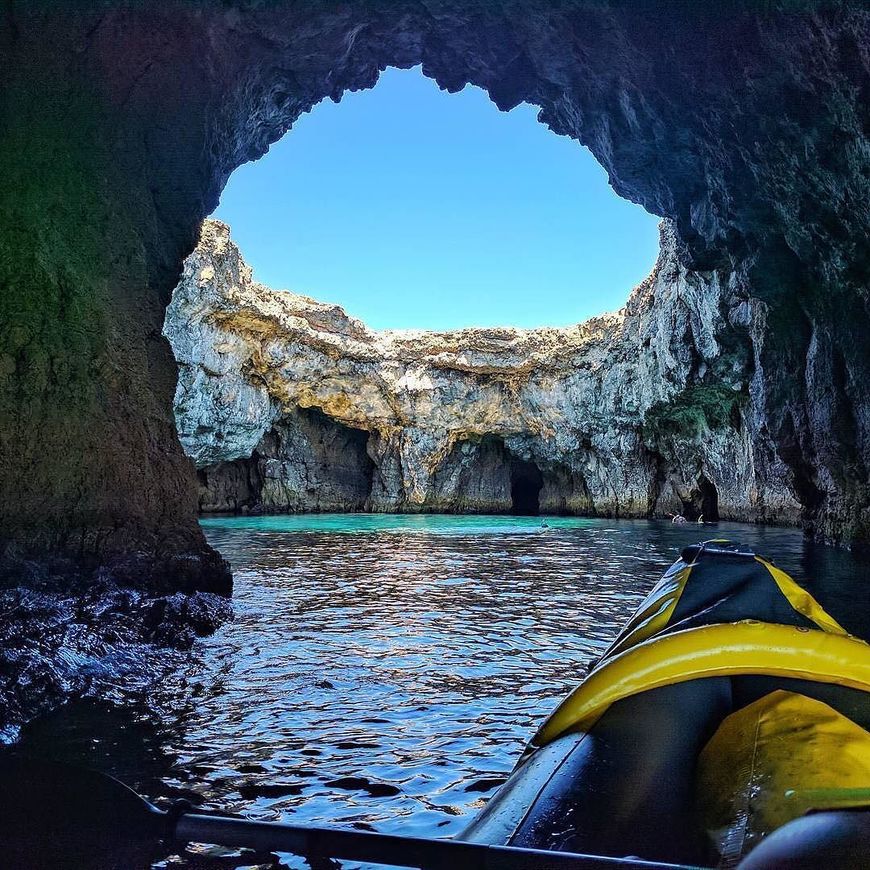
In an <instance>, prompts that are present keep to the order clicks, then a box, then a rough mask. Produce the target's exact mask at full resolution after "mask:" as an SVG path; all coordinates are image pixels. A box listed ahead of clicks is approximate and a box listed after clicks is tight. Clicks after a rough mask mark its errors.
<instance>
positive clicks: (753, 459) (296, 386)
mask: <svg viewBox="0 0 870 870" xmlns="http://www.w3.org/2000/svg"><path fill="white" fill-rule="evenodd" d="M661 240H662V248H661V254H660V257H659V260H658V262H657V264H656V266H655V269H654V270H653V273H652V274H651V275H650V277H649V278H648V279H647V280H646V281H644V282H643V283H642V284H641V285H640V286H639V287H637V288H636V289H635V290H634V291H633V293H632V294H631V297H630V298H629V301H628V303H627V305H626V307H625V308H624V309H623V310H621V311H619V312H617V313H616V314H612V315H606V316H604V317H600V318H595V319H593V320H590V321H588V322H586V323H583V324H580V325H579V326H575V327H570V328H567V329H532V330H519V329H466V330H461V331H456V332H427V331H422V330H408V331H405V330H401V331H399V330H396V331H381V332H377V331H373V330H370V329H368V328H367V327H366V326H365V325H364V324H363V323H361V322H360V321H358V320H355V319H353V318H350V317H348V316H347V314H345V312H344V311H343V310H342V309H341V308H339V307H337V306H334V305H327V304H323V303H320V302H315V301H314V300H311V299H308V298H306V297H303V296H298V295H296V294H293V293H289V292H286V291H275V290H271V289H269V288H268V287H264V286H263V285H261V284H257V283H256V282H254V281H253V279H252V274H251V269H250V268H249V267H248V266H247V265H246V264H245V263H244V261H243V259H242V257H241V254H240V252H239V250H238V248H237V247H236V246H235V244H233V242H232V241H231V239H230V232H229V228H228V227H227V226H226V225H225V224H222V223H220V222H217V221H206V223H205V224H204V226H203V230H202V235H201V238H200V242H199V245H198V247H197V249H196V250H195V251H194V253H193V254H192V255H191V256H190V257H189V258H188V259H187V261H186V262H185V265H184V271H183V275H182V279H181V282H180V283H179V285H178V287H177V289H176V291H175V294H174V297H173V300H172V303H171V305H170V307H169V309H168V313H167V320H166V325H165V332H166V335H167V337H168V338H169V340H170V342H171V344H172V346H173V350H174V352H175V355H176V358H177V360H178V363H179V371H180V375H179V382H178V388H177V392H176V399H175V410H176V419H177V423H178V431H179V435H180V437H181V442H182V445H183V446H184V448H185V450H186V452H187V453H188V455H189V456H191V457H192V458H193V459H194V461H195V462H196V464H197V466H198V468H199V469H200V470H199V477H200V484H201V489H200V506H201V509H203V510H206V511H210V510H223V511H226V510H243V509H244V510H252V509H253V510H266V511H297V510H299V511H302V510H363V509H365V510H372V511H444V512H451V511H462V512H508V511H516V512H520V513H538V512H544V513H576V514H603V515H607V516H648V515H652V514H665V513H667V512H674V513H683V514H686V515H687V516H688V517H690V518H696V517H697V516H698V515H699V514H701V513H704V514H706V516H707V518H708V519H714V518H716V517H717V516H722V517H729V518H738V519H747V520H756V521H776V522H798V521H799V518H800V504H799V502H798V500H797V498H796V496H795V494H794V493H793V492H792V490H791V488H790V485H789V480H790V478H789V474H788V470H787V468H786V466H785V465H784V463H783V462H782V461H781V460H780V459H779V458H778V457H777V455H776V451H775V446H774V445H773V444H771V443H770V440H769V438H767V437H766V435H765V432H764V429H765V401H766V397H765V395H764V388H763V383H762V381H761V379H760V378H759V377H758V376H757V358H758V356H759V355H760V353H761V350H762V347H761V346H760V342H761V340H762V339H761V338H760V336H761V335H762V334H763V328H764V319H765V317H766V307H765V306H764V304H763V303H760V302H759V301H758V300H755V299H753V298H752V297H751V296H750V295H749V293H748V292H747V290H746V288H745V287H743V286H742V285H741V283H740V281H739V280H738V279H737V278H736V277H735V275H734V274H733V273H731V272H729V271H728V270H717V271H711V272H705V273H701V272H692V271H689V270H688V269H686V268H685V267H683V266H681V265H680V263H679V260H678V258H677V254H676V235H675V233H674V230H673V227H672V226H671V225H670V224H668V223H663V225H662V232H661Z"/></svg>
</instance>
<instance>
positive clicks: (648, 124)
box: [0, 0, 870, 590]
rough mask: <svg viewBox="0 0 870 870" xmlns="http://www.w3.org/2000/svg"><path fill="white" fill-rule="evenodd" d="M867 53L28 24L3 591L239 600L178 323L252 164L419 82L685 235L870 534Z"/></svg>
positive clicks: (145, 17)
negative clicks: (178, 302)
mask: <svg viewBox="0 0 870 870" xmlns="http://www.w3.org/2000/svg"><path fill="white" fill-rule="evenodd" d="M868 46H870V20H868V11H867V9H866V6H865V4H864V3H863V2H858V0H852V2H850V0H839V2H837V0H830V2H822V0H818V2H812V0H769V2H764V3H757V2H750V0H724V2H720V3H716V4H701V3H698V4H693V3H684V2H677V0H660V2H654V3H653V2H646V0H620V2H616V0H613V2H606V0H596V2H592V0H559V2H556V3H553V2H550V0H547V2H544V0H500V2H489V0H487V2H483V0H479V2H465V0H463V2H458V0H396V2H391V3H382V4H381V3H368V2H361V0H360V2H356V0H351V2H347V3H344V4H342V5H340V6H332V5H330V4H323V3H320V2H314V0H309V2H292V3H291V2H289V0H287V2H274V3H268V4H250V3H243V2H221V3H218V2H215V0H198V2H197V0H185V2H182V0H168V2H165V3H161V4H159V5H155V4H142V3H139V2H133V0H108V2H99V3H97V2H93V3H89V2H71V0H61V2H48V0H33V2H30V3H27V4H21V3H14V2H13V3H7V4H6V5H5V6H4V9H3V13H2V17H0V52H2V60H3V63H2V64H0V77H2V93H3V97H2V102H0V160H2V165H3V167H4V184H3V185H2V189H0V229H2V232H0V239H2V242H0V245H2V248H0V253H2V256H0V286H2V301H0V305H2V310H0V347H2V356H0V421H2V423H0V429H2V432H0V496H2V497H0V505H2V507H0V528H2V544H3V576H4V578H5V580H6V582H13V581H14V580H16V579H26V578H27V577H28V576H30V575H31V574H33V572H34V571H36V572H37V573H39V572H40V571H44V570H54V569H48V568H46V566H47V565H49V564H51V565H54V566H55V567H56V566H57V565H59V564H60V563H61V562H64V563H67V562H69V563H71V564H74V565H78V566H81V567H82V568H83V569H86V570H90V569H91V568H94V567H96V566H100V565H102V566H103V567H110V568H112V570H115V571H116V573H118V575H119V576H121V575H123V574H124V572H125V570H126V569H125V568H124V566H125V565H128V564H130V559H131V558H132V556H131V554H133V553H136V554H138V555H136V557H135V562H136V567H135V571H134V573H135V575H136V576H137V577H139V578H143V579H142V582H144V583H151V584H155V585H159V584H161V583H165V584H168V585H169V586H179V587H189V588H194V587H199V588H216V589H224V590H225V589H227V588H228V575H227V569H226V566H225V565H224V564H223V563H222V561H221V560H220V559H219V558H218V557H217V556H216V555H215V554H214V553H213V552H211V551H210V550H209V549H208V547H207V546H206V545H205V542H204V540H203V538H202V535H201V533H200V531H199V529H198V527H197V524H196V518H195V514H196V504H197V496H196V480H195V476H194V473H193V469H192V467H191V465H190V463H189V462H188V460H187V459H185V457H184V456H183V453H182V451H181V447H180V444H179V442H178V439H177V437H176V436H175V434H174V433H173V424H172V408H171V403H172V394H173V383H174V366H173V363H172V360H171V356H170V353H169V348H168V346H167V344H166V342H165V341H164V340H163V338H162V337H161V334H160V328H161V322H162V315H163V309H164V307H165V305H166V304H167V303H168V301H169V296H170V293H171V290H172V288H173V286H174V285H175V283H176V281H177V278H178V274H179V269H180V266H181V262H182V260H183V257H184V256H185V255H186V254H187V253H189V252H190V251H191V250H192V249H193V247H194V245H195V242H196V235H197V230H198V227H199V224H200V221H201V220H202V218H203V217H204V216H205V215H206V214H208V213H209V212H210V211H211V210H212V209H213V208H214V207H215V205H216V203H217V198H218V195H219V193H220V190H221V189H222V186H223V184H224V183H225V181H226V179H227V177H228V176H229V174H230V173H231V172H232V171H233V169H234V168H235V167H237V166H238V165H240V164H241V163H243V162H245V161H248V160H251V159H254V158H256V157H258V156H259V155H261V154H262V153H263V152H264V151H265V150H266V148H267V147H268V145H269V144H270V143H271V142H274V141H276V140H277V139H278V138H279V137H280V136H281V135H283V133H285V132H286V130H287V129H288V128H289V127H290V126H291V125H292V123H293V121H294V120H295V119H296V118H297V117H298V116H299V114H300V113H302V112H304V111H306V110H308V109H309V108H310V107H311V106H312V105H313V104H315V103H316V102H317V101H319V100H320V99H322V98H324V97H331V98H333V99H339V98H340V97H341V94H342V93H343V92H344V91H345V90H347V89H355V88H364V87H370V86H372V85H373V84H374V83H375V81H376V79H377V75H378V72H379V70H380V69H383V68H384V67H385V66H386V65H390V64H391V65H397V66H405V67H407V66H411V65H414V64H417V63H421V62H422V64H423V68H424V71H425V72H426V73H427V74H428V75H430V76H432V77H433V78H435V79H436V80H437V81H438V83H439V84H440V85H441V86H442V87H444V88H447V89H448V90H456V89H459V88H461V87H462V86H463V85H464V84H466V83H468V82H471V83H474V84H477V85H480V86H482V87H484V88H486V89H487V90H488V91H489V93H490V95H491V97H492V99H493V100H494V101H495V102H496V104H497V105H499V107H501V108H505V109H507V108H510V107H511V106H513V105H516V104H517V103H518V102H520V101H523V100H525V101H529V102H532V103H535V104H537V105H539V106H540V107H541V110H542V111H541V119H542V121H543V122H544V123H546V124H548V125H549V126H550V127H551V128H552V129H553V130H554V131H555V132H557V133H561V134H565V135H568V136H571V137H574V138H576V139H578V140H579V141H580V142H582V143H583V144H585V145H587V146H588V147H589V148H590V149H591V150H592V151H593V153H594V154H595V156H596V157H597V158H598V160H599V161H600V162H601V163H602V165H603V166H604V168H605V169H606V170H607V171H608V173H609V176H610V180H611V183H612V184H613V186H614V188H615V189H616V190H617V192H618V193H620V194H621V195H623V196H626V197H628V198H630V199H632V200H635V201H637V202H640V203H642V204H643V205H644V206H645V207H646V208H647V209H649V210H650V211H652V212H654V213H656V214H659V215H664V216H668V217H670V218H672V219H673V220H674V222H675V226H676V228H677V234H678V238H679V241H680V250H681V257H682V258H683V262H684V264H685V265H687V266H689V267H691V268H693V269H696V270H707V271H709V270H712V269H728V270H730V271H732V272H734V273H738V274H739V275H740V276H741V279H742V280H744V281H745V282H746V283H747V285H748V286H751V287H752V288H753V293H754V294H756V296H757V298H758V299H760V300H761V302H762V303H763V304H764V306H766V313H765V316H764V318H762V319H759V320H758V321H756V324H755V328H757V329H758V330H759V335H758V336H757V339H758V340H757V341H756V342H755V343H754V350H755V353H756V363H757V366H756V376H757V379H758V380H757V384H756V386H757V391H756V396H758V397H763V407H759V408H756V409H754V410H753V413H756V414H762V413H763V419H758V420H756V423H757V426H756V431H758V432H763V434H764V438H765V439H769V441H770V443H771V444H772V445H774V448H775V453H776V455H777V456H778V457H779V458H781V459H782V461H784V462H785V464H786V466H787V469H788V474H789V476H790V478H791V479H792V481H793V484H794V486H795V487H796V489H797V491H798V492H799V493H800V498H801V504H802V510H803V514H804V521H805V522H806V524H807V528H808V529H809V530H811V531H813V532H815V533H816V534H819V535H821V536H824V537H826V538H828V539H831V540H837V541H844V542H850V541H855V542H859V541H866V540H868V539H870V508H868V498H867V496H868V493H867V481H868V475H867V467H868V463H870V405H868V401H867V398H866V397H867V395H868V385H870V349H868V343H867V342H866V340H865V338H866V336H865V332H866V324H867V323H868V319H870V318H868V310H867V306H868V294H867V292H866V288H867V285H868V271H870V257H868V253H867V247H866V244H865V241H866V238H867V229H868V225H870V175H868V173H867V151H868V134H870V118H868V112H870V108H868V107H870V99H868V97H870V58H868V51H870V49H868ZM762 321H763V322H762ZM47 555H50V556H51V558H50V559H47V558H46V557H47Z"/></svg>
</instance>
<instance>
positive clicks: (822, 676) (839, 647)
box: [531, 620, 870, 747]
mask: <svg viewBox="0 0 870 870" xmlns="http://www.w3.org/2000/svg"><path fill="white" fill-rule="evenodd" d="M738 674H765V675H769V676H777V677H784V678H793V679H801V680H812V681H814V682H818V683H835V684H837V685H841V686H846V687H849V688H852V689H860V690H862V691H865V692H870V645H868V644H866V643H864V641H862V640H859V639H858V638H855V637H851V636H850V635H845V634H829V633H828V632H825V631H817V630H814V629H808V628H797V627H794V626H787V625H776V624H773V623H766V622H757V621H755V620H745V621H742V622H734V623H724V624H718V625H705V626H701V627H699V628H690V629H686V630H684V631H675V632H672V633H670V634H664V635H659V636H658V637H655V638H653V639H651V640H647V641H645V642H643V643H640V644H638V645H637V646H634V647H631V648H630V649H628V650H625V651H624V652H621V653H619V654H618V655H615V656H613V657H612V658H609V659H607V661H605V662H604V663H603V664H601V665H599V666H598V667H597V668H596V669H595V670H594V671H592V673H590V674H589V676H588V677H587V678H586V679H585V680H584V681H583V682H582V683H581V684H580V686H578V687H577V689H575V690H574V691H573V692H572V693H571V694H570V695H569V696H568V697H567V698H566V699H565V700H564V701H563V702H562V704H561V705H560V706H559V707H558V708H557V709H556V711H555V712H554V713H553V714H552V715H551V716H550V717H549V718H548V719H547V720H546V722H544V724H543V725H542V726H541V728H540V729H539V730H538V733H537V734H536V735H535V736H534V737H533V738H532V744H531V745H532V747H537V746H545V745H546V744H547V743H551V742H552V741H553V740H555V739H556V738H557V737H560V736H561V735H563V734H566V733H568V732H572V731H587V730H589V729H590V728H591V727H592V726H593V725H594V724H595V722H596V721H597V720H598V719H599V717H600V716H602V715H603V714H604V712H605V711H606V710H607V708H608V707H610V705H611V704H614V703H616V702H617V701H620V700H622V699H623V698H628V697H630V696H631V695H636V694H639V693H640V692H646V691H648V690H650V689H658V688H661V687H662V686H670V685H673V684H674V683H683V682H687V681H689V680H696V679H700V678H703V677H726V676H736V675H738Z"/></svg>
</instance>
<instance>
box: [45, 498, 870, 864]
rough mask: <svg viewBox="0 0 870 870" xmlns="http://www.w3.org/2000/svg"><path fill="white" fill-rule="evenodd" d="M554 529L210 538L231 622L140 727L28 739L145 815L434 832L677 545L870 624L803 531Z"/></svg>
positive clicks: (415, 519) (464, 811)
mask: <svg viewBox="0 0 870 870" xmlns="http://www.w3.org/2000/svg"><path fill="white" fill-rule="evenodd" d="M547 522H548V523H549V526H550V527H549V528H545V529H542V528H541V525H540V523H541V521H540V520H538V519H533V518H529V519H525V518H516V517H449V516H383V515H377V516H369V515H351V516H346V515H343V516H338V515H335V516H331V515H325V516H291V517H257V518H233V519H210V520H207V521H204V522H203V526H204V528H205V531H206V535H207V537H208V539H209V541H210V542H211V543H212V544H213V545H214V546H215V547H216V548H218V549H219V550H220V551H221V553H223V554H224V555H225V556H226V557H227V558H228V559H229V561H230V562H231V564H232V566H233V569H234V572H235V584H236V585H235V588H236V595H235V607H236V619H235V621H234V622H233V623H231V624H229V625H227V626H225V627H224V628H223V629H221V630H220V631H219V632H218V633H217V634H215V635H214V636H213V637H210V638H206V639H204V640H203V641H202V642H200V643H199V644H198V646H197V647H196V649H195V650H194V652H193V654H192V658H191V659H186V658H182V659H180V660H179V662H178V664H177V665H175V666H174V667H173V668H172V669H170V675H169V677H168V678H167V679H166V680H164V681H162V682H161V684H160V686H159V687H158V688H157V689H156V691H154V692H153V693H151V694H150V696H149V697H148V698H147V699H143V701H142V706H141V709H139V708H135V709H132V710H128V711H122V713H118V712H114V713H110V712H109V711H106V710H104V709H101V708H97V707H94V706H93V705H90V706H88V705H81V706H79V707H77V708H73V709H72V710H71V711H66V712H65V713H64V714H63V715H62V716H60V717H59V718H57V719H55V720H54V721H53V722H49V723H48V724H46V725H44V726H42V727H43V729H44V733H43V734H42V737H41V739H43V740H49V739H50V740H51V741H53V743H54V744H55V745H57V744H58V743H60V744H64V743H67V744H69V746H70V747H72V748H73V749H75V750H76V751H77V752H78V753H79V754H80V755H83V756H85V757H86V758H88V759H90V760H91V761H93V758H94V756H95V755H96V756H99V760H98V764H99V766H102V767H104V768H108V769H110V770H113V771H114V772H116V773H118V774H119V775H121V776H122V777H123V778H126V779H127V780H128V781H130V782H132V783H133V784H134V785H136V786H137V787H138V788H141V789H142V790H144V791H146V792H148V793H149V794H150V795H152V796H153V797H159V796H161V795H163V796H166V795H178V794H182V795H187V796H189V797H191V798H192V799H194V800H195V801H197V802H202V804H203V805H204V806H207V807H211V808H215V809H218V808H220V809H224V810H230V811H233V812H240V813H245V814H247V815H249V816H251V817H255V818H260V819H269V820H281V819H285V820H293V821H295V822H297V823H300V822H312V823H313V822H316V823H320V824H342V825H348V824H351V825H356V826H358V827H363V828H366V827H369V826H371V827H373V828H375V829H377V830H380V831H387V832H392V831H400V832H402V833H404V834H411V835H425V836H428V835H435V836H444V835H450V834H454V833H456V832H457V831H459V830H460V829H461V828H462V827H463V826H464V824H466V822H467V820H468V818H469V817H470V816H471V815H472V814H473V813H475V812H476V811H477V810H478V809H479V808H480V807H481V806H482V805H483V803H484V802H485V800H486V797H487V796H488V795H489V794H491V792H492V790H493V789H494V788H495V786H496V785H497V784H499V783H500V782H501V781H502V780H503V778H504V777H505V776H506V775H507V773H508V772H509V770H510V769H511V767H512V766H513V764H514V762H515V760H516V758H517V756H518V754H519V752H520V750H521V748H522V746H523V744H524V743H525V741H526V740H527V739H528V737H529V736H530V734H531V732H532V731H533V730H534V728H535V726H536V724H537V723H538V722H539V721H540V719H541V718H542V717H543V716H544V715H545V714H546V713H547V712H548V711H549V710H550V709H552V707H553V706H554V705H555V704H556V702H557V701H558V700H559V699H560V698H561V697H562V696H563V695H564V694H566V692H567V691H568V690H569V689H570V688H571V687H573V686H574V685H575V684H576V683H577V682H578V680H579V679H580V677H581V676H582V672H583V667H584V665H585V664H586V663H588V662H589V661H590V659H592V658H593V657H594V656H596V655H597V654H599V653H600V652H602V650H603V649H604V647H605V646H606V645H607V643H608V642H609V640H610V639H611V638H612V637H613V635H614V634H615V633H616V631H617V629H618V628H619V626H620V625H621V624H622V623H623V622H624V621H625V619H626V618H627V617H628V616H629V615H630V614H631V613H632V612H633V610H634V608H635V606H636V605H637V603H638V601H639V600H640V598H641V596H642V595H643V594H645V593H646V592H647V591H648V590H649V589H650V588H651V587H652V585H653V584H654V583H655V582H656V581H657V579H658V577H659V576H660V574H661V573H662V572H663V571H664V570H665V568H666V567H667V566H668V565H669V564H670V563H671V562H672V561H673V560H674V559H675V558H676V556H677V554H678V552H679V549H680V548H681V547H682V546H684V545H686V544H688V543H692V542H695V541H697V540H701V539H703V538H705V537H711V536H716V537H720V536H723V535H724V536H727V537H730V538H732V539H733V540H738V541H742V542H744V543H745V544H747V545H748V546H751V547H754V548H756V549H758V550H759V551H761V552H764V553H766V554H769V555H770V556H771V557H772V558H773V559H775V561H776V562H777V563H778V564H779V565H780V566H781V567H783V568H785V569H786V570H788V571H790V572H791V573H792V574H793V575H794V576H795V577H796V578H797V579H798V580H800V581H801V582H804V583H806V584H808V585H810V586H811V587H812V588H813V590H814V591H815V592H816V593H817V594H819V595H821V596H822V597H823V600H824V602H825V603H826V604H827V605H828V607H829V609H830V610H831V611H832V613H833V614H834V616H835V617H837V618H839V619H841V620H842V621H843V622H844V623H846V625H847V626H849V625H850V624H851V625H854V624H855V622H856V620H859V619H861V620H863V619H864V617H865V616H866V614H867V613H868V612H870V606H868V594H870V593H868V591H867V586H868V584H866V582H864V580H863V576H864V568H863V567H862V566H861V565H859V563H858V562H857V561H856V560H855V559H854V558H853V557H851V556H850V555H849V554H848V553H845V552H841V551H835V550H830V549H827V548H824V547H811V546H809V545H806V544H805V543H804V542H803V540H802V538H801V535H800V533H799V532H798V531H797V530H792V529H764V528H760V527H754V526H739V525H733V524H727V523H722V524H719V525H718V526H716V527H715V528H710V527H707V528H699V527H697V526H682V527H681V526H674V525H672V524H670V523H659V522H646V521H637V522H632V521H618V522H617V521H607V520H586V519H555V518H549V519H548V520H547ZM847 587H848V588H849V589H850V591H849V593H848V597H847V591H846V590H847ZM37 731H38V729H37ZM30 739H31V740H37V741H38V740H39V739H40V737H39V735H38V734H37V736H31V738H30ZM72 754H74V753H72ZM95 763H97V762H95ZM291 866H304V865H302V864H292V862H291Z"/></svg>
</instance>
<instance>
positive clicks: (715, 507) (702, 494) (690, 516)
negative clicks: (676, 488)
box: [683, 474, 719, 523]
mask: <svg viewBox="0 0 870 870" xmlns="http://www.w3.org/2000/svg"><path fill="white" fill-rule="evenodd" d="M683 516H685V517H686V519H687V520H691V521H693V522H694V521H695V520H699V519H703V520H704V522H708V523H716V522H719V491H718V490H717V489H716V485H715V484H714V483H713V481H711V480H710V478H709V477H707V475H706V474H701V475H699V477H698V480H697V482H696V484H695V487H694V488H693V489H692V491H691V493H689V498H688V500H684V501H683Z"/></svg>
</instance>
